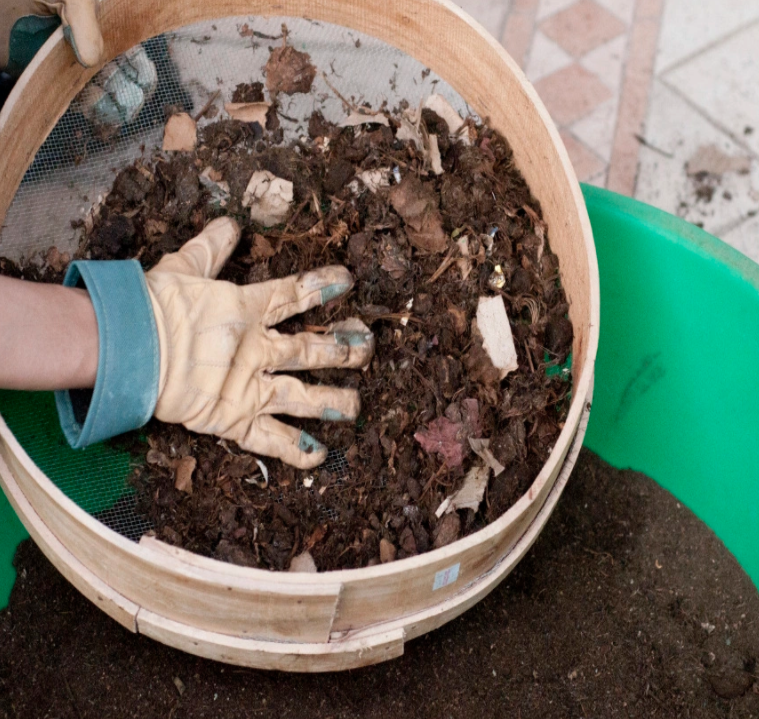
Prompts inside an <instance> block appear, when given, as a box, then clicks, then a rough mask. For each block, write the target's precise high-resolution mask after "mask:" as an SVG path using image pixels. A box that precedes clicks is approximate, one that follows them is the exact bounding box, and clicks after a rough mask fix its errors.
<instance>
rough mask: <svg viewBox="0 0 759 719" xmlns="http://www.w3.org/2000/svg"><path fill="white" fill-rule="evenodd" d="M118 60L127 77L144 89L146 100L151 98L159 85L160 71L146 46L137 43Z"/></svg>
mask: <svg viewBox="0 0 759 719" xmlns="http://www.w3.org/2000/svg"><path fill="white" fill-rule="evenodd" d="M118 62H119V66H120V67H121V69H122V71H123V72H124V73H125V74H126V75H127V77H129V79H130V80H131V81H132V82H133V83H134V84H135V85H137V86H138V87H139V88H140V90H142V92H143V93H144V95H145V102H147V101H148V100H150V98H151V97H153V93H154V92H155V89H156V87H157V85H158V72H157V70H156V67H155V65H154V64H153V61H152V60H151V59H150V58H149V57H148V54H147V53H146V52H145V48H144V47H143V46H142V45H136V46H135V47H133V48H131V49H130V50H127V51H126V52H125V53H124V54H123V55H122V56H121V57H119V59H118Z"/></svg>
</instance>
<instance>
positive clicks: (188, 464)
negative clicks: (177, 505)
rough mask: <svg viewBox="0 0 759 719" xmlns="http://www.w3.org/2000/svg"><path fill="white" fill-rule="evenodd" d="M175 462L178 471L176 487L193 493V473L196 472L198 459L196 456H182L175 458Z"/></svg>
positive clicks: (181, 490)
mask: <svg viewBox="0 0 759 719" xmlns="http://www.w3.org/2000/svg"><path fill="white" fill-rule="evenodd" d="M173 464H174V469H175V470H176V473H177V476H176V480H175V481H174V488H175V489H178V490H179V491H180V492H186V493H187V494H192V475H193V473H194V472H195V467H196V466H197V464H198V460H197V459H195V457H182V458H181V459H175V460H174V462H173Z"/></svg>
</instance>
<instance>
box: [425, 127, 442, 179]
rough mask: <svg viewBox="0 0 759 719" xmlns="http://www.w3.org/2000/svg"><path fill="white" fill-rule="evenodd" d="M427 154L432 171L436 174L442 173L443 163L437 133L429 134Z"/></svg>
mask: <svg viewBox="0 0 759 719" xmlns="http://www.w3.org/2000/svg"><path fill="white" fill-rule="evenodd" d="M427 154H428V158H429V161H430V168H431V169H432V171H433V172H434V173H435V174H436V175H442V174H443V163H442V161H441V159H440V148H439V147H438V144H437V135H429V136H428V137H427Z"/></svg>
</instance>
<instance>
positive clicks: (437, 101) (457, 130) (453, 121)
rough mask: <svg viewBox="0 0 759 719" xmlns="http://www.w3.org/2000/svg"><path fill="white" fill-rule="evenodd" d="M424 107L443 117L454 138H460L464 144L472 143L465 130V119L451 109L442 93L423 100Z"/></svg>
mask: <svg viewBox="0 0 759 719" xmlns="http://www.w3.org/2000/svg"><path fill="white" fill-rule="evenodd" d="M424 107H426V108H427V109H428V110H432V111H433V112H434V113H435V114H436V115H437V116H438V117H440V118H441V119H443V120H444V121H445V124H446V125H448V132H449V133H450V134H451V135H454V136H455V137H456V139H458V140H461V141H462V142H463V143H464V144H465V145H471V144H472V141H471V138H470V137H469V133H468V132H466V127H465V124H466V121H465V120H462V118H461V115H459V113H458V112H456V110H454V109H453V106H452V105H451V103H450V102H448V100H446V99H445V98H444V97H443V96H442V95H437V94H433V95H430V96H429V97H428V98H427V99H426V100H425V101H424Z"/></svg>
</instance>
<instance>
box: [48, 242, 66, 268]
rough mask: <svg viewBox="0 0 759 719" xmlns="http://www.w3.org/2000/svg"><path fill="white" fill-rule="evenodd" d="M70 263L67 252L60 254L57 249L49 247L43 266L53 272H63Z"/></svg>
mask: <svg viewBox="0 0 759 719" xmlns="http://www.w3.org/2000/svg"><path fill="white" fill-rule="evenodd" d="M69 262H71V255H70V254H69V253H68V252H60V251H59V250H58V248H57V247H51V248H50V249H49V250H48V251H47V254H46V255H45V264H46V265H47V266H48V267H49V268H50V269H51V270H54V271H55V272H63V270H65V269H66V268H67V267H68V265H69Z"/></svg>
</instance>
